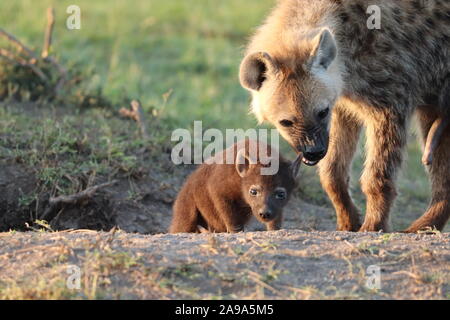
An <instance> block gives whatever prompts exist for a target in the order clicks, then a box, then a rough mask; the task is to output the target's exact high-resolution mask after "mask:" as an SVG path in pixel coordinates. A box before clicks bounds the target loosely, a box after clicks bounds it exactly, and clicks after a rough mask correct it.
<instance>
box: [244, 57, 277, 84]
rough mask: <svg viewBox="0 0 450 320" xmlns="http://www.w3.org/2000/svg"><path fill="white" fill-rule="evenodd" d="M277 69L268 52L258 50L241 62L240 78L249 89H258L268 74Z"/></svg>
mask: <svg viewBox="0 0 450 320" xmlns="http://www.w3.org/2000/svg"><path fill="white" fill-rule="evenodd" d="M274 70H275V65H274V63H273V60H272V58H271V57H270V55H269V54H268V53H265V52H256V53H252V54H249V55H248V56H246V57H245V58H244V60H243V61H242V63H241V67H240V71H239V79H240V81H241V85H242V86H243V87H244V88H245V89H247V90H254V91H258V90H259V89H260V88H261V86H262V84H263V82H264V81H265V80H266V77H267V74H268V72H270V71H274Z"/></svg>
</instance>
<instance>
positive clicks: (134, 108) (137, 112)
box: [119, 100, 148, 139]
mask: <svg viewBox="0 0 450 320" xmlns="http://www.w3.org/2000/svg"><path fill="white" fill-rule="evenodd" d="M119 113H120V114H121V115H122V116H124V117H127V118H131V119H133V120H134V121H136V122H137V123H138V125H139V128H140V129H141V135H142V138H144V139H148V132H147V125H146V121H145V116H144V111H143V109H142V106H141V103H140V102H139V101H138V100H133V101H131V110H129V109H127V108H121V109H120V110H119Z"/></svg>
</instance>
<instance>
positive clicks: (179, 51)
mask: <svg viewBox="0 0 450 320" xmlns="http://www.w3.org/2000/svg"><path fill="white" fill-rule="evenodd" d="M273 2H274V1H273V0H249V1H239V0H227V1H210V0H198V1H175V0H174V1H164V0H150V1H126V0H116V1H109V0H108V1H106V0H100V1H87V0H81V1H77V2H76V4H77V5H79V6H80V8H81V16H82V18H81V21H82V22H81V23H82V24H81V30H68V29H67V28H66V24H65V20H66V18H67V16H68V14H66V8H67V6H68V5H71V4H74V2H73V1H49V0H44V1H38V2H37V1H29V0H20V1H3V2H2V4H0V26H2V27H3V28H5V29H6V30H7V31H9V32H12V33H13V34H15V35H16V36H17V37H19V38H20V39H22V40H23V41H24V42H25V43H28V44H30V45H31V46H33V47H35V48H40V47H41V46H42V42H43V30H44V26H45V10H46V8H47V7H48V6H50V5H53V6H54V7H55V9H56V26H55V33H54V34H55V40H54V46H53V48H54V54H56V55H57V56H60V57H62V59H63V61H66V63H67V64H69V65H74V64H81V65H83V66H84V67H85V68H86V69H87V70H90V69H92V70H93V71H95V75H94V76H92V77H91V78H90V79H86V80H87V81H88V83H87V84H86V86H88V87H91V88H96V87H102V88H104V93H105V95H107V96H108V97H110V99H112V100H113V101H120V100H121V99H122V98H123V97H125V96H130V97H138V98H139V99H141V101H142V103H143V104H144V105H145V106H156V107H158V108H160V109H161V110H163V112H164V114H165V115H167V116H171V117H173V118H175V119H176V120H177V121H178V122H179V124H180V125H183V126H188V125H189V124H190V123H191V122H192V121H193V120H194V119H202V120H203V121H205V122H206V123H207V124H209V125H214V126H216V127H217V126H220V127H226V126H228V127H229V126H236V124H238V125H244V126H249V127H251V126H253V125H254V124H255V121H254V120H253V118H251V117H247V116H246V113H247V110H248V97H247V94H246V92H244V90H243V89H241V88H240V85H239V81H238V80H237V70H238V66H239V62H240V58H241V55H242V48H243V46H244V45H245V40H246V38H247V37H248V35H249V33H250V31H251V30H252V28H254V27H256V26H257V25H258V23H259V21H260V20H261V18H262V17H263V15H264V14H265V12H266V11H267V10H268V9H269V8H270V7H271V6H272V5H273ZM18 13H20V14H18ZM168 96H169V97H168ZM167 97H168V99H167ZM224 114H226V115H227V116H226V117H223V115H224Z"/></svg>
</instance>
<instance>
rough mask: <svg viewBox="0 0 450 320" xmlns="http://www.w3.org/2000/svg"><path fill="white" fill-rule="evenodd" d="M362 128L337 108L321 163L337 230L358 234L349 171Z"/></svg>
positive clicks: (357, 214)
mask: <svg viewBox="0 0 450 320" xmlns="http://www.w3.org/2000/svg"><path fill="white" fill-rule="evenodd" d="M360 132H361V125H360V124H359V123H358V121H357V120H356V119H355V118H353V117H350V116H349V115H346V114H344V113H343V112H341V111H340V109H339V107H338V106H336V108H335V110H334V111H333V116H332V120H331V128H330V146H329V148H328V153H327V155H326V157H325V158H324V159H323V160H322V161H321V162H320V163H319V174H320V181H321V183H322V186H323V188H324V189H325V191H326V192H327V194H328V197H329V198H330V200H331V201H332V202H333V206H334V208H335V210H336V216H337V230H339V231H358V230H359V228H360V226H361V223H360V220H359V211H358V209H357V208H356V206H355V205H354V203H353V201H352V199H351V197H350V194H349V191H348V189H349V181H350V176H349V170H350V164H351V162H352V159H353V155H354V153H355V151H356V146H357V144H358V138H359V134H360Z"/></svg>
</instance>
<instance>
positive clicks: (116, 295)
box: [0, 230, 450, 299]
mask: <svg viewBox="0 0 450 320" xmlns="http://www.w3.org/2000/svg"><path fill="white" fill-rule="evenodd" d="M449 248H450V235H449V234H434V235H425V234H421V235H411V234H377V233H345V232H317V231H313V232H305V231H300V230H281V231H277V232H248V233H239V234H200V235H191V234H184V235H170V234H158V235H140V234H130V233H125V232H122V231H118V232H114V231H113V232H109V233H106V232H96V231H88V230H78V231H77V230H74V231H63V232H54V233H36V232H28V233H20V232H17V233H16V232H10V233H2V234H0V297H1V298H13V299H14V298H31V299H35V298H56V299H61V298H71V299H77V298H95V299H110V298H112V299H129V298H138V299H179V298H185V299H449V298H450V268H449V262H450V250H449ZM370 266H372V267H370ZM373 266H375V267H373ZM73 268H77V270H79V273H78V274H79V276H80V287H79V288H77V287H75V288H74V287H71V288H72V289H69V288H67V286H66V283H67V282H68V281H70V280H69V277H70V275H71V274H72V273H71V272H73V271H70V270H74V269H73ZM78 268H79V269H78ZM371 268H377V270H379V272H380V273H379V274H380V277H379V283H378V285H379V286H377V285H376V283H377V282H371V280H370V279H371V278H370V277H371V275H372V274H371V273H370V270H371ZM368 283H369V284H370V283H375V287H367V285H368Z"/></svg>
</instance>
